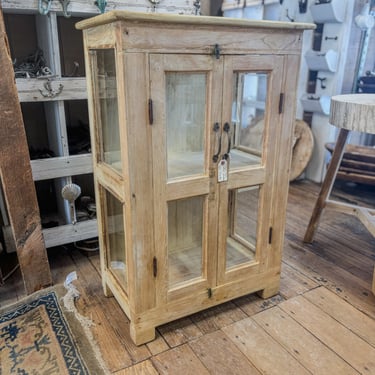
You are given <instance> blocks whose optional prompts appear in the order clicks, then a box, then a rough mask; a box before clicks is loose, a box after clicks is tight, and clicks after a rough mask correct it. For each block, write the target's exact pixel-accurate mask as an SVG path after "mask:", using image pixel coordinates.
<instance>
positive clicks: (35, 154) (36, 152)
mask: <svg viewBox="0 0 375 375" xmlns="http://www.w3.org/2000/svg"><path fill="white" fill-rule="evenodd" d="M29 153H30V159H31V160H35V159H48V158H54V157H55V156H56V155H55V153H54V152H53V151H52V150H49V149H48V148H37V149H35V148H34V147H30V148H29Z"/></svg>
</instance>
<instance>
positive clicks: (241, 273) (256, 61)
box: [217, 55, 284, 285]
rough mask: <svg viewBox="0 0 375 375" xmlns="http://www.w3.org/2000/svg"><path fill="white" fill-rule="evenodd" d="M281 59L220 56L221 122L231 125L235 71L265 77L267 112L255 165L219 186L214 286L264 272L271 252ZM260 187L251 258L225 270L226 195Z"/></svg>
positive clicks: (276, 56)
mask: <svg viewBox="0 0 375 375" xmlns="http://www.w3.org/2000/svg"><path fill="white" fill-rule="evenodd" d="M283 70H284V57H283V56H278V55H247V56H246V55H242V56H234V55H232V56H224V83H223V103H224V105H223V115H222V118H223V120H222V121H223V122H229V123H231V118H232V106H231V104H232V96H233V94H232V92H233V77H234V73H235V72H246V73H247V72H249V73H251V72H254V73H266V74H267V81H268V82H267V98H266V105H267V109H266V112H265V118H264V124H265V125H264V136H263V138H264V139H263V153H262V157H261V163H260V164H259V165H249V166H247V167H244V168H240V169H235V170H231V169H230V166H229V173H228V181H226V182H221V183H219V214H218V218H219V226H218V254H217V257H218V269H217V285H222V284H225V283H228V282H233V281H236V280H240V279H246V278H247V277H252V276H253V275H255V274H260V273H262V272H266V270H267V266H268V262H267V260H268V257H269V254H270V252H271V251H272V250H273V249H272V244H271V243H270V232H272V226H273V223H272V217H273V215H272V209H273V202H274V200H275V194H276V193H277V192H276V190H275V188H274V181H275V176H276V173H275V163H276V159H277V151H278V147H275V146H276V145H277V143H278V139H279V134H278V133H279V132H280V130H281V127H282V119H281V117H280V116H281V115H280V113H279V103H280V95H281V92H282V84H283ZM257 185H258V186H260V192H259V205H258V215H259V216H258V224H257V229H256V233H257V236H256V237H257V242H256V250H255V259H254V260H253V261H251V262H247V263H243V264H240V265H238V266H236V267H233V268H231V269H228V270H226V251H227V228H228V192H229V190H231V189H237V188H245V187H250V186H257Z"/></svg>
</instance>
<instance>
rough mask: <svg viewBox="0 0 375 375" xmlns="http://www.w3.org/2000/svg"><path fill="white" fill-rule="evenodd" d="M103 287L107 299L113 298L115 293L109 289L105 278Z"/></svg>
mask: <svg viewBox="0 0 375 375" xmlns="http://www.w3.org/2000/svg"><path fill="white" fill-rule="evenodd" d="M102 286H103V293H104V295H105V296H106V297H113V293H112V291H111V289H109V287H108V285H107V283H106V282H105V281H104V278H103V280H102Z"/></svg>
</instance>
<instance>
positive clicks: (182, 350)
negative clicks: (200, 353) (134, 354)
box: [151, 344, 209, 375]
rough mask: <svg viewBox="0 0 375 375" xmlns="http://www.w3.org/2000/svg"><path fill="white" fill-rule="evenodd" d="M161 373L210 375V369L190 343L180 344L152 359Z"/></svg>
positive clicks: (170, 374) (166, 374)
mask: <svg viewBox="0 0 375 375" xmlns="http://www.w3.org/2000/svg"><path fill="white" fill-rule="evenodd" d="M151 361H152V363H153V364H154V366H155V367H156V369H157V370H158V373H159V374H161V375H176V374H184V375H197V374H199V375H208V374H209V371H208V370H207V369H206V367H205V366H204V365H203V364H202V362H201V361H200V360H199V359H198V357H197V356H196V355H195V354H194V352H193V350H192V349H191V348H190V346H189V345H188V344H184V345H181V346H178V347H177V348H173V349H171V350H169V351H167V352H164V353H161V354H159V355H157V356H155V357H153V358H152V359H151Z"/></svg>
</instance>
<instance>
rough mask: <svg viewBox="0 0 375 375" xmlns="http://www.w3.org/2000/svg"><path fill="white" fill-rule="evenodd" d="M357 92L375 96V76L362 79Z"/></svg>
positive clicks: (359, 81)
mask: <svg viewBox="0 0 375 375" xmlns="http://www.w3.org/2000/svg"><path fill="white" fill-rule="evenodd" d="M357 90H358V92H359V93H367V94H371V93H374V94H375V76H364V77H360V78H359V80H358V86H357Z"/></svg>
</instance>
